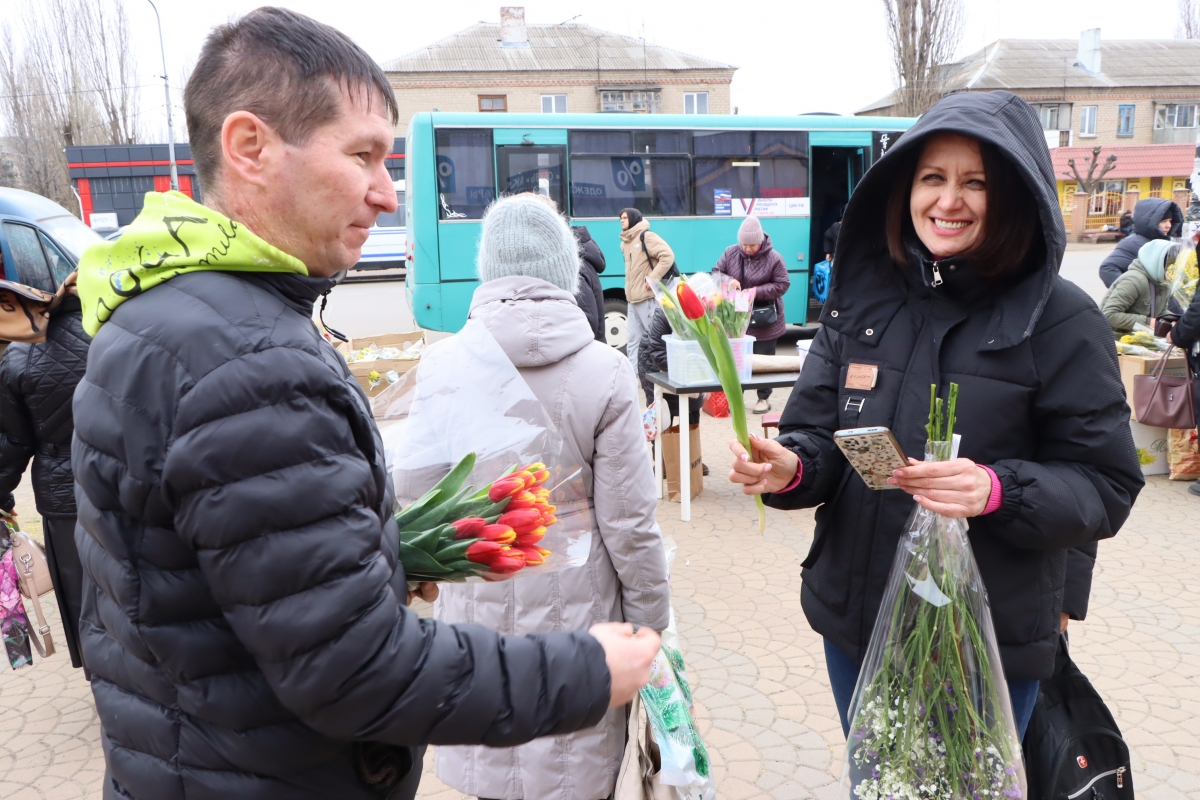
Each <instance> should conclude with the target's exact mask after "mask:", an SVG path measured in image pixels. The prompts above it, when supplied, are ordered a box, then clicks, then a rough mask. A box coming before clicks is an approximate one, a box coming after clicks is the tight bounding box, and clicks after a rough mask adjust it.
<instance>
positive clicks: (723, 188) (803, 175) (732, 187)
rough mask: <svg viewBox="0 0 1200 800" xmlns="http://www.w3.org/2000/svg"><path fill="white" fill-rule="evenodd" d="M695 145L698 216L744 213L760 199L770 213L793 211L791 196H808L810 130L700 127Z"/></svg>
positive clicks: (749, 210)
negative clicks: (789, 204)
mask: <svg viewBox="0 0 1200 800" xmlns="http://www.w3.org/2000/svg"><path fill="white" fill-rule="evenodd" d="M695 149H696V158H695V162H694V165H695V170H696V214H697V215H698V216H708V215H717V216H728V215H735V214H736V215H739V216H740V215H744V214H745V213H751V212H752V211H754V209H755V205H759V206H763V207H762V208H760V209H758V212H759V213H760V214H763V215H765V216H776V215H791V214H794V213H795V212H793V211H791V210H789V209H788V208H787V207H786V205H785V202H786V200H787V199H789V198H803V197H807V196H808V135H807V133H805V132H796V131H733V132H729V133H709V132H700V131H697V132H696V140H695ZM767 204H771V205H773V206H775V208H772V209H771V210H768V207H767ZM735 205H736V206H738V208H737V209H735V208H734V206H735ZM739 212H741V213H740V214H739Z"/></svg>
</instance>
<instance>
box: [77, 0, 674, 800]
mask: <svg viewBox="0 0 1200 800" xmlns="http://www.w3.org/2000/svg"><path fill="white" fill-rule="evenodd" d="M184 104H185V107H186V110H187V122H188V129H189V132H190V134H191V144H192V155H193V158H194V159H195V164H196V170H197V173H198V174H199V177H200V181H201V183H202V184H203V185H204V188H205V199H206V202H207V203H208V204H209V205H208V206H202V205H199V204H197V203H195V202H193V201H191V200H190V199H189V198H187V197H185V196H184V195H182V194H179V193H177V192H172V193H167V194H157V193H153V192H151V193H148V194H147V196H146V202H145V206H144V209H143V211H142V213H141V214H140V215H139V216H138V218H137V219H136V220H135V221H134V222H133V224H132V225H130V226H129V228H128V229H127V230H126V231H125V233H124V235H122V237H121V238H120V239H119V240H117V241H116V242H111V243H105V244H102V245H97V246H95V247H93V248H92V249H91V250H89V251H88V252H87V253H85V254H84V257H83V259H82V260H81V263H80V267H79V292H80V299H81V301H82V304H83V314H84V328H85V330H87V331H88V332H89V333H92V334H93V335H94V341H93V343H92V349H91V352H90V354H89V357H88V368H87V373H86V376H85V378H84V380H83V381H82V382H81V383H80V385H79V388H78V390H77V391H76V394H75V405H74V412H75V439H74V443H73V446H72V464H73V466H74V470H75V478H76V481H77V483H78V490H77V494H76V497H77V499H78V505H79V526H78V530H77V535H76V540H77V542H78V545H79V554H80V560H81V562H82V565H83V570H84V600H83V619H82V623H81V626H80V634H81V637H80V638H81V640H82V644H83V653H84V659H85V660H86V662H87V664H88V667H89V668H90V669H91V671H92V691H93V694H94V696H95V700H96V708H97V712H98V714H99V717H100V722H101V726H102V727H101V731H102V732H101V744H102V746H103V748H104V754H105V760H106V764H107V775H106V777H105V781H104V787H103V796H104V798H105V800H116V799H117V798H130V797H132V798H137V800H183V798H251V797H254V798H284V797H286V798H295V799H297V800H300V799H302V798H311V799H312V800H318V799H320V800H328V799H329V798H337V800H373V798H385V797H386V798H388V800H405V799H406V798H412V797H413V796H414V794H415V792H416V789H417V782H418V780H419V779H420V772H421V757H422V752H423V747H422V745H424V744H427V743H433V744H485V745H494V746H509V745H515V744H520V743H523V742H526V741H529V740H530V739H534V738H537V737H540V736H546V735H552V734H557V733H567V732H571V731H576V730H579V729H582V728H587V727H590V726H592V725H594V724H595V723H596V722H597V721H598V720H599V719H600V718H601V716H602V715H603V714H604V713H605V710H606V709H607V708H609V707H610V706H616V705H618V704H623V703H625V702H628V701H629V700H630V699H632V697H633V695H634V694H635V693H636V691H637V688H638V686H640V685H641V684H642V683H644V682H645V681H646V679H647V678H648V677H649V665H650V662H651V660H652V659H653V657H654V655H655V653H656V652H657V650H658V636H657V635H656V634H654V633H650V632H643V633H640V634H639V635H638V636H636V637H635V636H633V633H632V628H631V626H628V625H619V624H615V623H610V624H606V625H598V626H595V627H593V628H592V629H591V630H590V631H589V632H582V631H580V632H564V633H549V634H539V635H534V636H527V637H518V636H507V637H506V636H500V635H499V634H497V633H495V632H493V631H489V630H486V629H484V628H482V627H478V626H472V625H463V626H451V625H445V624H439V623H437V622H435V621H433V620H429V619H420V618H418V617H417V615H416V614H415V613H414V612H413V611H411V610H410V609H408V608H407V607H406V602H405V601H406V591H407V582H406V580H405V576H404V568H403V565H402V564H400V563H399V561H398V559H397V553H398V551H399V534H398V530H397V527H396V522H395V519H394V517H393V511H394V494H393V490H392V486H391V482H390V480H389V478H388V473H387V470H386V465H385V464H384V457H383V448H382V442H381V438H380V435H379V431H378V430H377V428H376V426H375V424H374V421H373V420H372V418H371V413H370V409H369V406H368V403H367V398H366V395H365V394H364V393H363V392H362V390H361V389H360V388H359V387H358V385H357V383H356V382H355V381H354V379H353V378H352V377H351V375H350V373H349V370H348V368H347V366H346V364H345V361H344V360H343V359H342V357H341V356H340V355H339V354H338V353H337V352H336V351H334V350H333V348H332V347H330V346H329V344H328V343H327V342H325V341H324V340H323V339H322V338H321V336H320V335H319V334H318V332H317V329H316V327H315V326H314V324H313V321H312V313H313V304H314V301H316V300H317V299H318V298H320V297H321V295H322V294H323V293H325V292H328V291H330V290H331V289H332V288H333V286H334V281H333V280H332V277H333V276H334V275H335V274H336V273H337V272H339V271H341V270H345V269H347V268H349V267H350V266H352V265H353V264H354V263H355V262H356V261H357V260H358V256H359V254H360V251H361V248H362V245H363V243H364V242H365V241H366V237H367V231H368V229H369V228H370V226H371V224H372V223H373V222H374V221H375V218H376V217H377V215H378V214H379V213H381V212H391V211H394V210H395V208H396V199H395V191H394V189H393V187H392V183H391V178H390V176H389V175H388V173H387V170H386V168H385V167H384V158H385V157H386V155H387V154H388V152H389V151H390V148H391V145H392V140H393V126H394V125H395V124H396V113H397V111H396V105H395V98H394V96H393V95H392V91H391V87H390V86H389V84H388V82H387V78H386V76H385V75H384V74H383V72H382V70H380V68H379V67H378V66H377V65H376V64H375V63H374V62H373V61H372V60H371V59H370V57H369V56H367V55H366V53H364V52H363V51H362V50H361V49H359V48H358V47H357V46H355V45H354V44H353V43H352V42H350V40H349V39H348V38H346V37H345V36H343V35H342V34H340V33H338V32H337V31H335V30H333V29H332V28H329V27H327V26H325V25H322V24H320V23H317V22H315V21H313V20H311V19H309V18H307V17H304V16H302V15H300V14H297V13H295V12H291V11H286V10H282V9H275V8H269V7H268V8H260V9H258V10H256V11H253V12H251V13H250V14H247V15H246V16H245V17H242V18H241V19H239V20H237V21H236V22H232V23H228V24H225V25H221V26H219V27H218V28H216V29H215V30H214V31H213V32H212V34H210V36H209V38H208V40H207V41H206V42H205V44H204V47H203V49H202V51H201V54H200V58H199V60H198V61H197V64H196V68H195V70H194V71H193V72H192V77H191V79H190V80H189V82H188V86H187V89H186V91H185V95H184ZM250 108H253V109H254V111H249V110H248V109H250ZM251 231H253V232H251Z"/></svg>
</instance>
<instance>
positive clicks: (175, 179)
mask: <svg viewBox="0 0 1200 800" xmlns="http://www.w3.org/2000/svg"><path fill="white" fill-rule="evenodd" d="M146 2H147V3H149V4H150V7H151V8H153V9H154V18H155V19H156V20H158V49H159V50H160V51H161V52H162V67H163V75H162V79H163V91H164V92H166V95H167V147H168V148H169V150H170V154H171V188H172V189H173V190H175V191H177V192H178V191H179V166H178V165H177V164H176V163H175V125H174V123H173V122H172V118H171V82H170V80H168V78H167V48H166V46H165V45H164V44H163V35H162V17H160V16H159V15H158V6H156V5H154V0H146Z"/></svg>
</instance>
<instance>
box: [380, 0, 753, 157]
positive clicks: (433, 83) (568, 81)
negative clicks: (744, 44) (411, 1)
mask: <svg viewBox="0 0 1200 800" xmlns="http://www.w3.org/2000/svg"><path fill="white" fill-rule="evenodd" d="M500 12H501V13H500V20H499V21H498V22H479V23H476V24H475V25H471V26H470V27H467V28H464V29H463V30H461V31H459V32H458V33H455V34H453V35H451V36H448V37H446V38H445V39H442V40H440V41H437V42H434V43H433V44H430V45H428V46H426V47H422V48H420V49H418V50H414V51H413V52H411V53H408V54H406V55H403V56H400V57H399V58H395V59H392V60H390V61H385V62H384V64H383V68H384V71H385V72H386V73H387V75H388V78H389V80H390V81H391V84H392V88H393V89H394V90H395V93H396V100H397V102H398V103H399V105H400V130H399V132H400V133H403V131H404V128H405V127H406V126H407V125H408V120H409V119H411V118H412V115H413V114H415V113H417V112H420V111H434V110H437V111H493V112H506V111H509V112H521V113H545V114H563V113H568V112H570V113H587V112H598V111H623V112H632V113H643V114H710V113H711V114H728V113H730V112H731V111H732V109H731V107H730V100H729V85H730V83H731V82H732V81H733V73H734V72H735V71H736V69H737V68H736V67H734V66H731V65H729V64H726V63H724V62H721V61H716V60H713V59H709V58H702V57H700V56H693V55H689V54H687V53H681V52H679V51H677V50H672V49H670V48H667V47H662V46H660V45H655V44H650V43H648V42H646V41H645V40H644V39H640V38H635V37H631V36H624V35H622V34H618V33H612V32H610V31H605V30H601V29H599V28H594V27H592V26H590V25H583V24H579V23H574V22H565V23H561V24H555V25H543V24H527V23H526V21H525V9H524V8H521V7H515V6H510V7H505V8H502V9H500Z"/></svg>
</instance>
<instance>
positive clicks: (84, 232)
mask: <svg viewBox="0 0 1200 800" xmlns="http://www.w3.org/2000/svg"><path fill="white" fill-rule="evenodd" d="M38 225H41V226H42V228H43V229H44V230H45V231H46V232H47V233H49V234H50V235H51V236H52V237H54V239H55V240H56V241H57V242H58V243H59V244H61V245H62V246H63V247H65V248H67V250H68V251H70V253H71V256H72V257H73V258H74V259H75V260H76V261H78V260H79V257H80V256H82V255H83V251H84V250H87V249H88V248H89V247H91V246H92V245H94V244H95V243H96V242H102V241H104V239H102V238H101V237H100V234H98V233H96V232H95V231H94V230H92V229H91V228H89V227H88V226H87V225H84V224H83V223H82V222H80V221H79V220H78V219H77V218H75V217H73V216H71V215H70V214H65V215H63V216H61V217H46V218H45V219H39V220H38Z"/></svg>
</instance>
